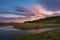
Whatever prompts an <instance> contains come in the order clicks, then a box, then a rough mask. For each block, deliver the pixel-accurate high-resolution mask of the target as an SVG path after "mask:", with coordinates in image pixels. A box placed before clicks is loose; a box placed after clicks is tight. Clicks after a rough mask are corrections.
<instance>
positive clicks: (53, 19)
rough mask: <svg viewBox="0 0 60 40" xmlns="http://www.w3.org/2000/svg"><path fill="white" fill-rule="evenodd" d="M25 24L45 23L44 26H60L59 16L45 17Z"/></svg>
mask: <svg viewBox="0 0 60 40" xmlns="http://www.w3.org/2000/svg"><path fill="white" fill-rule="evenodd" d="M25 23H45V24H47V23H48V24H50V23H52V24H60V16H54V17H47V18H44V19H39V20H34V21H26V22H25Z"/></svg>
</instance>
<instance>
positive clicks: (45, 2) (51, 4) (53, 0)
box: [37, 0, 60, 11]
mask: <svg viewBox="0 0 60 40" xmlns="http://www.w3.org/2000/svg"><path fill="white" fill-rule="evenodd" d="M37 3H39V4H40V5H41V6H43V7H44V8H46V9H47V10H50V11H58V10H60V0H37Z"/></svg>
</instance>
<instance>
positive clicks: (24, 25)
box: [0, 23, 60, 29]
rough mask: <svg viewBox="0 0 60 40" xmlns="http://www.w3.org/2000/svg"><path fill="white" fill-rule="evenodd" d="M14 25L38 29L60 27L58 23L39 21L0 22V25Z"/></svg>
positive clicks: (18, 27) (20, 27)
mask: <svg viewBox="0 0 60 40" xmlns="http://www.w3.org/2000/svg"><path fill="white" fill-rule="evenodd" d="M10 25H11V26H14V27H15V28H17V29H39V28H51V27H60V24H40V23H0V26H10Z"/></svg>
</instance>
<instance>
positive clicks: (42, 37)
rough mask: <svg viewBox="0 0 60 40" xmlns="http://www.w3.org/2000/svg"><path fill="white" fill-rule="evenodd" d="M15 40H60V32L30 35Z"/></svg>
mask: <svg viewBox="0 0 60 40" xmlns="http://www.w3.org/2000/svg"><path fill="white" fill-rule="evenodd" d="M14 40H60V30H53V31H48V32H43V33H37V34H30V35H26V36H23V37H16V38H15V39H14Z"/></svg>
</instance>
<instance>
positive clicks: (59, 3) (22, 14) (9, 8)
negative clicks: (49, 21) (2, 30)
mask: <svg viewBox="0 0 60 40" xmlns="http://www.w3.org/2000/svg"><path fill="white" fill-rule="evenodd" d="M50 16H60V0H0V22H16V23H23V22H25V21H32V20H38V19H42V18H46V17H50Z"/></svg>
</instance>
